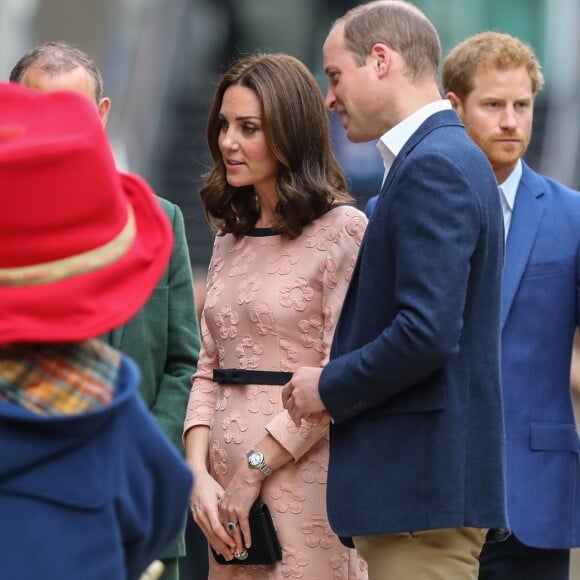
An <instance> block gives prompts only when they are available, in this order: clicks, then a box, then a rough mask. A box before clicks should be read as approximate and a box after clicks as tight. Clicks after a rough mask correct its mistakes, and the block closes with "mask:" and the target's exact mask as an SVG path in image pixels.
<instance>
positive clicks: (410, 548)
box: [353, 528, 487, 580]
mask: <svg viewBox="0 0 580 580" xmlns="http://www.w3.org/2000/svg"><path fill="white" fill-rule="evenodd" d="M486 534H487V529H480V528H449V529H444V530H425V531H421V532H408V533H400V534H385V535H380V536H356V537H354V538H353V540H354V545H355V546H356V549H357V550H358V553H359V554H360V555H361V556H362V558H363V559H364V560H365V561H366V563H367V564H368V567H369V580H477V575H478V572H479V554H480V552H481V549H482V547H483V544H484V542H485V536H486Z"/></svg>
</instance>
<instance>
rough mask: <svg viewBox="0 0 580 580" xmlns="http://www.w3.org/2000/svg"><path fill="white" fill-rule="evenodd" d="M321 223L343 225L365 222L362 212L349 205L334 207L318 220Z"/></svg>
mask: <svg viewBox="0 0 580 580" xmlns="http://www.w3.org/2000/svg"><path fill="white" fill-rule="evenodd" d="M319 219H320V220H321V221H329V222H337V223H344V222H349V221H353V220H360V219H362V220H363V221H365V222H366V221H367V216H366V215H365V213H364V212H363V211H361V210H360V209H358V208H357V207H355V206H354V205H350V204H341V205H336V206H334V207H333V208H332V209H330V210H329V211H327V212H326V213H325V214H324V215H322V216H321V217H320V218H319Z"/></svg>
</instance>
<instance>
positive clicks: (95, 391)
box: [0, 340, 121, 415]
mask: <svg viewBox="0 0 580 580" xmlns="http://www.w3.org/2000/svg"><path fill="white" fill-rule="evenodd" d="M120 364H121V356H120V354H119V352H118V351H116V350H115V349H113V348H111V347H110V346H108V345H107V344H105V343H104V342H101V341H99V340H87V341H84V342H76V343H58V344H47V343H42V344H37V343H34V344H32V343H31V344H15V345H5V346H0V400H1V399H4V400H7V401H10V402H12V403H16V404H18V405H21V406H22V407H25V408H26V409H28V410H30V411H32V412H33V413H37V414H39V415H74V414H77V413H83V412H86V411H89V410H92V409H97V408H99V407H103V406H105V405H107V404H108V403H109V402H110V401H111V399H112V398H113V394H114V392H115V385H116V382H117V375H118V372H119V367H120Z"/></svg>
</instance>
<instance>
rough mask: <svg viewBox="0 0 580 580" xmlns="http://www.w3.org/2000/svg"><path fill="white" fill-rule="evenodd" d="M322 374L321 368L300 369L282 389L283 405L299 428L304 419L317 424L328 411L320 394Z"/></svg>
mask: <svg viewBox="0 0 580 580" xmlns="http://www.w3.org/2000/svg"><path fill="white" fill-rule="evenodd" d="M321 373H322V369H321V368H320V367H300V368H299V369H298V370H297V371H296V372H295V373H294V375H293V376H292V378H291V379H290V381H289V382H288V383H286V385H284V388H283V389H282V403H283V404H284V408H285V409H286V410H287V411H288V413H289V414H290V417H291V418H292V421H294V423H295V424H296V426H297V427H300V424H301V421H302V419H306V420H313V421H314V422H317V420H318V419H320V417H321V416H322V412H323V411H325V410H326V407H325V406H324V403H323V402H322V399H321V398H320V394H319V393H318V381H319V380H320V375H321Z"/></svg>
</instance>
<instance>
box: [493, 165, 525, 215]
mask: <svg viewBox="0 0 580 580" xmlns="http://www.w3.org/2000/svg"><path fill="white" fill-rule="evenodd" d="M523 171H524V168H523V165H522V160H521V159H518V162H517V163H516V166H515V167H514V169H513V171H512V172H511V173H510V174H509V175H508V178H507V179H506V180H505V181H504V182H503V183H500V184H499V185H500V187H501V190H502V191H503V195H504V197H505V200H506V202H507V204H508V206H509V208H510V210H511V211H514V204H515V202H516V193H517V192H518V187H519V185H520V180H521V178H522V173H523Z"/></svg>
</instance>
